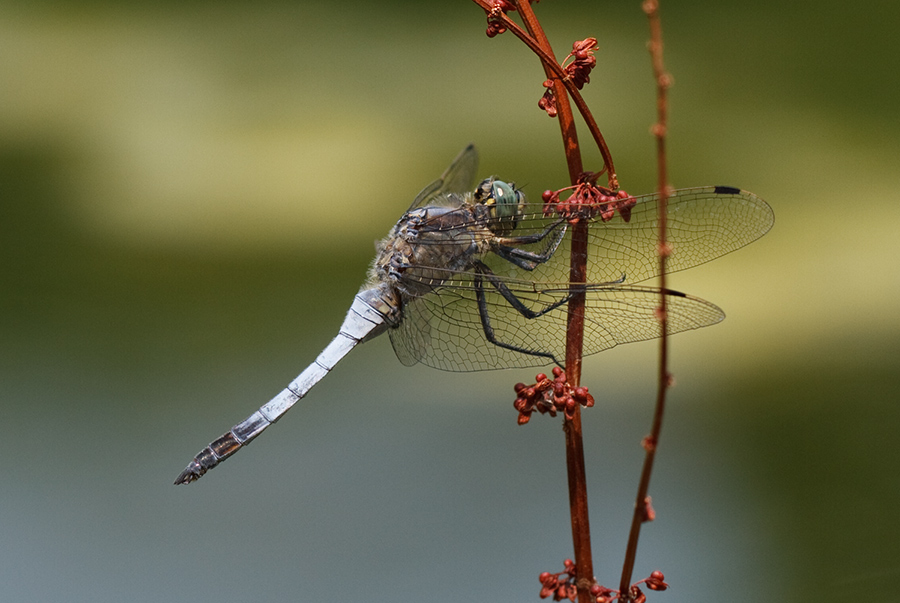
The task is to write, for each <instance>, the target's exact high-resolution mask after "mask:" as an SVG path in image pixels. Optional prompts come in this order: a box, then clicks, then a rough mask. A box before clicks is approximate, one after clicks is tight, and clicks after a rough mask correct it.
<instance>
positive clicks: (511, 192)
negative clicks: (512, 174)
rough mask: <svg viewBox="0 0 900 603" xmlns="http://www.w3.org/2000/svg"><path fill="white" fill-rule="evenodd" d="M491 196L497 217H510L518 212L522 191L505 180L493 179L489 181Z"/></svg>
mask: <svg viewBox="0 0 900 603" xmlns="http://www.w3.org/2000/svg"><path fill="white" fill-rule="evenodd" d="M491 197H493V198H494V203H495V205H494V207H495V210H494V211H496V212H497V214H496V215H497V217H498V218H512V217H515V216H516V215H517V214H518V213H519V204H520V203H521V202H522V201H523V200H524V196H523V195H522V193H521V192H520V191H519V190H518V189H516V188H515V187H513V186H512V185H509V184H507V183H505V182H502V181H500V180H494V182H492V183H491Z"/></svg>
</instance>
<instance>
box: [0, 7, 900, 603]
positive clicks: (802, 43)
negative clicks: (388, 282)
mask: <svg viewBox="0 0 900 603" xmlns="http://www.w3.org/2000/svg"><path fill="white" fill-rule="evenodd" d="M536 8H537V11H538V13H539V15H540V16H541V18H542V19H543V22H544V24H545V27H546V29H547V31H548V34H549V35H550V38H551V41H552V42H553V43H554V45H555V47H556V48H557V51H558V54H559V55H560V56H563V55H565V54H566V52H568V50H567V49H568V48H569V45H570V44H571V42H572V41H574V40H576V39H582V38H585V37H588V36H595V37H597V38H598V39H599V43H600V51H599V52H598V53H597V57H598V67H597V69H596V70H595V71H594V73H593V74H592V76H591V78H592V83H591V84H590V86H589V87H588V88H587V89H586V90H585V96H586V98H587V99H588V101H589V103H590V104H591V106H592V108H593V110H594V113H595V115H596V117H597V119H598V121H599V123H600V124H601V127H602V129H603V131H604V133H605V135H606V136H607V139H608V141H609V144H610V146H611V148H612V150H613V153H614V156H615V158H616V161H617V168H618V172H619V175H620V177H621V180H622V183H623V186H624V187H625V188H627V189H628V190H629V191H631V192H634V193H638V192H649V191H651V190H652V189H653V186H654V182H655V174H654V171H653V170H654V168H653V166H654V155H653V140H652V138H651V137H650V135H649V132H648V129H649V126H650V124H651V122H652V121H653V119H654V96H653V82H652V78H651V73H650V66H649V60H648V56H647V52H646V48H645V41H646V39H647V37H648V34H647V28H646V21H645V18H644V15H643V13H642V12H641V10H640V3H639V2H638V1H637V0H635V1H630V2H622V1H617V2H562V1H556V2H549V1H548V2H542V3H540V4H539V5H536ZM662 10H663V12H662V15H663V27H664V36H665V41H666V61H667V66H668V68H669V70H670V71H671V72H672V74H673V76H674V78H675V87H674V88H673V89H672V91H671V128H670V134H671V136H670V141H669V145H670V146H669V148H670V151H671V154H670V168H671V180H672V182H673V184H674V185H676V186H678V187H684V186H699V185H707V184H729V185H734V186H739V187H742V188H745V189H748V190H752V191H754V192H756V193H757V194H758V195H760V196H761V197H763V198H764V199H766V200H768V201H769V202H770V203H771V205H772V206H773V207H774V208H775V212H776V225H775V228H774V230H773V231H772V232H771V233H770V234H769V235H767V236H766V237H765V238H764V239H762V240H761V241H759V242H757V243H755V244H753V245H752V246H750V247H748V248H746V249H743V250H741V251H739V252H737V253H735V254H732V255H730V256H727V257H726V258H723V259H721V260H718V261H717V262H715V263H712V264H709V265H706V266H703V267H700V268H697V269H695V270H692V271H690V272H687V273H680V274H678V275H676V276H675V277H673V279H674V283H673V286H675V287H676V288H679V289H682V290H686V291H689V292H691V293H693V294H695V295H698V296H701V297H704V298H707V299H710V300H712V301H714V302H716V303H718V304H719V305H721V306H722V307H723V308H724V309H725V310H726V312H727V313H728V315H729V317H728V319H727V320H726V321H725V322H724V323H723V324H721V325H718V326H716V327H714V328H711V329H706V330H703V331H695V332H691V333H687V334H683V335H680V336H678V337H677V338H676V339H674V340H673V343H672V355H673V360H672V370H673V372H674V373H675V376H676V380H677V387H676V388H675V389H674V390H672V392H671V396H670V407H669V408H670V410H669V414H668V416H667V421H666V425H665V429H664V432H663V439H662V441H661V447H660V455H659V460H658V465H657V470H656V474H655V476H654V480H653V483H652V486H651V494H652V496H653V501H654V505H655V508H656V510H657V513H658V518H657V520H656V521H655V522H653V523H651V524H648V525H646V526H645V529H644V536H643V539H642V542H641V547H640V550H639V555H638V560H637V561H638V562H637V569H636V578H639V577H643V576H646V575H648V574H649V572H650V571H652V570H653V569H661V570H662V571H664V572H665V574H666V576H667V578H668V580H669V582H670V583H671V584H672V589H671V590H670V591H668V592H667V593H664V594H653V595H651V597H652V598H651V600H659V601H667V602H669V603H675V602H685V601H732V602H738V601H748V602H749V601H758V600H760V599H761V598H762V599H765V600H772V601H822V600H838V599H844V598H864V599H865V600H866V601H868V602H870V603H876V602H880V601H895V600H896V597H897V594H896V592H897V591H896V584H897V583H898V579H900V519H898V513H897V511H898V509H900V476H898V469H897V467H898V465H900V453H898V448H897V444H898V442H897V427H898V425H900V405H898V397H900V376H898V373H900V365H898V342H900V312H898V302H897V300H898V293H900V262H898V251H900V245H898V243H897V234H896V233H897V229H898V226H900V203H898V201H900V196H898V190H900V187H898V185H900V177H898V168H900V163H898V160H900V144H898V135H900V119H898V111H897V109H898V105H900V85H898V81H900V80H898V76H897V74H898V73H900V52H898V46H897V40H896V29H897V25H898V24H900V5H897V4H896V3H891V2H877V1H868V0H862V1H860V2H856V3H853V4H849V5H848V4H847V3H845V2H837V1H831V0H825V1H817V2H790V3H786V2H781V1H775V0H748V1H746V2H741V3H724V4H723V3H719V2H697V1H687V0H671V1H669V0H666V1H665V2H664V3H663V7H662ZM484 27H485V23H484V18H483V13H482V12H481V11H480V9H478V8H477V7H476V6H475V5H474V4H471V3H467V2H463V1H459V2H440V3H438V2H400V1H393V2H384V1H382V2H363V1H352V0H348V1H345V2H340V3H333V2H325V1H324V0H323V1H321V2H305V1H301V2H292V3H289V2H265V1H263V2H253V3H250V2H165V1H163V2H140V3H139V2H121V1H116V2H111V1H110V2H107V1H100V0H97V1H93V2H72V1H69V2H52V1H45V2H41V1H36V2H28V3H25V2H2V3H0V57H2V58H0V416H2V422H0V424H2V433H3V441H4V446H3V456H2V461H0V483H2V485H0V600H2V601H14V602H18V601H47V600H57V601H70V602H75V601H90V602H92V603H99V602H107V601H108V602H119V601H130V602H141V601H148V602H149V601H153V602H157V601H185V602H194V603H199V602H206V601H217V602H220V601H238V600H256V601H314V600H329V599H334V598H340V599H342V600H348V601H367V602H372V601H409V600H426V601H438V602H440V601H448V602H449V601H460V600H467V601H513V600H515V601H533V600H537V592H538V589H539V584H538V580H537V576H538V574H539V573H540V572H541V571H544V570H549V571H559V570H560V569H562V560H563V559H564V558H566V557H568V556H570V555H571V540H570V530H569V526H568V516H567V494H566V485H565V465H564V455H563V441H562V434H561V430H560V426H559V423H558V421H553V420H538V419H535V420H533V421H532V423H531V424H529V425H527V426H526V427H517V426H516V414H515V411H514V410H513V408H512V401H513V398H514V394H513V392H512V385H513V384H514V383H515V382H517V381H530V380H531V378H532V377H533V374H534V373H535V372H536V371H534V370H530V371H506V372H489V373H479V374H449V373H441V372H438V371H434V370H431V369H427V368H412V369H407V368H404V367H403V366H401V365H400V363H399V362H397V360H396V359H395V358H394V356H393V353H392V351H391V348H390V344H389V342H388V340H387V339H386V338H385V339H383V340H376V341H373V342H371V343H367V344H366V345H364V346H362V347H361V348H359V349H358V350H356V351H354V352H353V353H352V354H351V355H350V356H349V357H348V358H347V359H346V360H345V361H344V362H343V363H342V364H341V365H340V366H339V367H338V368H337V369H336V370H335V371H334V372H333V373H332V375H331V376H329V378H327V379H326V380H325V381H324V382H323V383H321V384H320V385H319V386H318V387H317V388H316V389H315V390H314V391H313V392H312V393H311V394H310V396H309V397H308V398H307V399H306V400H305V402H304V403H302V404H301V405H299V407H298V408H296V409H295V410H293V411H292V412H291V413H290V414H289V415H287V416H286V417H285V418H284V419H283V420H282V421H281V422H280V423H279V424H278V425H277V426H276V427H274V428H272V429H271V430H269V431H268V432H267V433H266V435H265V436H264V437H262V438H260V439H259V440H257V441H256V442H255V443H254V444H253V446H251V447H250V448H249V449H248V450H246V451H243V452H241V454H239V455H237V456H236V457H234V458H232V459H231V460H229V461H228V462H227V463H226V464H225V465H224V466H223V467H222V468H219V469H217V470H216V471H214V472H213V473H211V474H210V475H208V476H207V477H205V478H204V479H203V480H201V481H200V482H199V483H197V484H194V485H191V486H189V487H177V488H176V487H174V486H172V480H173V479H174V477H175V476H176V475H177V474H178V472H179V471H181V469H182V468H183V467H184V465H185V464H186V463H187V462H188V461H189V460H190V458H191V456H192V455H193V454H195V453H196V452H197V451H198V450H199V449H200V448H201V447H202V446H203V445H204V444H206V443H207V442H208V441H209V440H211V439H212V438H214V437H216V436H218V435H219V434H220V433H222V432H223V431H225V430H226V429H228V428H229V427H230V426H231V425H232V424H234V423H235V422H237V421H239V420H241V419H243V418H244V417H245V416H247V415H248V414H249V413H250V412H251V411H253V410H254V409H255V408H256V407H257V406H258V405H259V404H261V403H262V402H265V401H266V400H268V399H269V398H270V397H271V396H272V395H274V394H275V393H276V392H278V391H279V390H280V389H281V388H282V387H283V386H284V385H285V384H286V383H287V382H288V381H289V380H290V379H292V378H293V377H294V376H295V375H296V374H297V373H299V372H300V370H302V369H303V368H304V367H305V366H306V364H308V363H309V362H310V361H312V360H313V358H314V357H315V356H316V354H317V353H318V352H319V351H320V349H321V348H322V347H323V346H324V345H325V344H326V343H327V342H328V341H329V340H330V338H331V337H332V336H333V335H334V334H335V333H336V330H337V327H338V325H339V324H340V321H341V319H342V317H343V314H344V312H345V311H346V308H347V307H348V306H349V304H350V301H351V299H352V297H353V295H354V294H355V293H356V291H357V289H358V287H359V285H360V283H361V282H362V280H363V278H364V274H365V270H366V267H367V263H368V261H369V260H370V258H371V256H372V254H373V247H372V243H373V241H374V240H375V239H378V238H380V237H382V236H384V234H385V233H386V232H387V231H388V229H389V228H390V226H391V225H392V224H393V222H394V221H395V220H396V219H397V218H398V217H399V215H400V213H401V212H402V211H403V210H404V209H405V208H406V207H407V205H408V203H409V202H410V200H411V199H412V197H413V196H414V195H415V194H416V192H417V191H418V190H419V189H420V188H421V187H422V186H423V185H424V184H426V183H428V182H430V181H431V180H432V179H433V178H435V177H436V176H437V175H438V174H439V173H440V172H441V171H442V170H443V169H444V167H446V165H447V164H448V163H449V161H450V160H451V159H452V158H453V157H454V155H455V154H456V153H457V152H458V151H459V149H461V148H462V147H463V146H464V145H465V144H466V143H468V142H470V141H475V142H476V143H477V144H478V145H479V147H480V150H481V154H482V166H483V169H482V173H483V174H484V175H489V174H498V175H501V176H503V177H505V178H507V179H512V180H515V181H516V182H518V183H520V184H524V185H525V190H526V192H527V193H528V194H530V195H532V196H537V195H538V194H539V193H540V191H542V190H543V189H545V188H556V187H559V186H560V185H562V183H563V182H564V181H565V174H566V170H565V165H564V162H563V158H562V153H561V143H560V140H559V134H558V126H557V124H556V122H555V121H553V120H551V119H549V118H548V117H547V116H546V115H544V114H543V113H541V112H540V111H539V110H538V109H537V100H538V98H539V97H540V95H541V93H542V91H543V89H542V88H541V81H542V79H543V76H542V72H541V69H540V66H539V64H538V61H537V60H536V59H535V58H534V57H533V56H532V55H531V54H530V53H529V52H528V51H527V49H526V48H525V47H524V46H523V45H522V44H520V43H519V42H518V41H517V40H515V39H514V38H513V37H512V36H511V35H503V36H500V37H498V38H496V39H493V40H490V39H488V38H486V37H485V36H484V33H483V30H484ZM582 138H583V140H585V141H587V142H586V147H589V139H588V137H587V136H586V133H585V132H584V131H582ZM596 158H597V154H596V153H591V152H589V153H588V160H589V161H591V160H596ZM655 353H656V346H655V345H654V344H653V343H645V344H634V345H631V346H625V347H622V348H619V349H615V350H612V351H610V352H607V353H604V354H601V355H598V356H595V357H592V358H590V359H589V360H588V361H587V362H586V365H585V377H584V379H585V382H586V383H587V384H588V385H589V386H590V388H591V390H592V392H593V393H594V395H595V396H596V397H597V401H598V403H597V406H596V407H595V408H594V409H593V410H591V411H589V412H587V413H586V414H585V435H586V455H587V465H588V480H589V488H590V505H591V521H592V530H593V547H594V551H595V568H596V574H597V577H598V578H599V579H600V580H601V582H603V583H606V584H608V585H610V586H615V585H616V583H617V581H618V575H619V572H620V567H621V561H622V556H623V551H624V545H625V540H626V534H627V529H628V521H629V517H630V509H631V506H632V501H633V497H634V492H635V489H636V487H637V478H638V472H639V467H640V464H641V461H642V451H641V449H640V447H639V442H640V438H641V437H642V436H643V435H644V434H645V433H646V432H647V430H648V429H649V422H650V411H651V406H652V402H653V396H654V391H655V384H654V374H655V370H656V369H655V366H656V364H655V363H656V356H655Z"/></svg>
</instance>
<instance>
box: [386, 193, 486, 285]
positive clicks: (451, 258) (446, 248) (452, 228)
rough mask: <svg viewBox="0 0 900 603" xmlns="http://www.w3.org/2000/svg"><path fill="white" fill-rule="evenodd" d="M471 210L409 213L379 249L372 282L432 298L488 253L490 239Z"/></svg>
mask: <svg viewBox="0 0 900 603" xmlns="http://www.w3.org/2000/svg"><path fill="white" fill-rule="evenodd" d="M476 207H477V206H475V205H472V204H469V203H464V202H463V203H461V204H460V206H457V207H444V206H428V207H419V208H416V209H413V210H410V211H408V212H407V213H406V214H405V215H404V216H403V217H402V218H400V221H398V222H397V224H396V225H394V227H393V228H392V229H391V232H390V234H388V236H387V237H386V238H385V239H384V240H382V241H381V242H380V243H378V245H377V251H378V254H377V255H376V257H375V261H374V262H373V264H372V269H371V270H370V272H369V277H370V282H382V283H389V284H390V285H391V286H393V287H395V288H396V289H397V290H398V291H400V292H401V293H402V294H403V295H405V296H407V297H421V296H423V295H426V294H428V293H431V292H432V291H434V290H435V289H436V288H438V287H440V286H441V285H443V284H444V283H446V282H447V280H448V279H450V278H452V277H453V276H454V275H455V274H457V273H459V272H464V271H466V270H469V269H470V268H471V267H472V266H473V264H474V263H475V262H477V261H478V260H480V259H481V258H482V257H484V255H485V254H486V253H487V252H488V251H490V246H491V241H492V240H493V238H494V236H495V235H494V233H493V232H492V231H491V230H490V229H489V228H488V227H486V226H485V225H484V224H483V223H482V222H481V221H480V219H479V217H478V216H477V215H476V214H477V213H478V212H477V211H476Z"/></svg>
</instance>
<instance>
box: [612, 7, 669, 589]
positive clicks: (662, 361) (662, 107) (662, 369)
mask: <svg viewBox="0 0 900 603" xmlns="http://www.w3.org/2000/svg"><path fill="white" fill-rule="evenodd" d="M642 7H643V10H644V12H645V13H646V14H647V18H648V20H649V23H650V43H649V45H648V48H649V50H650V57H651V60H652V63H653V76H654V78H655V79H656V113H657V120H656V123H655V124H654V125H653V135H654V137H655V138H656V163H657V171H658V184H657V188H658V193H659V286H660V289H661V290H662V293H661V294H660V306H659V319H660V327H661V331H662V336H661V337H660V347H659V373H658V380H659V383H658V385H657V394H656V409H655V411H654V413H653V425H652V427H651V429H650V435H649V436H648V437H647V438H646V439H645V440H644V442H645V443H644V448H645V450H646V456H645V457H644V466H643V469H642V470H641V481H640V483H639V484H638V492H637V497H636V499H635V504H634V516H633V517H632V520H631V531H630V532H629V534H628V545H627V547H626V550H625V562H624V564H623V566H622V578H621V580H620V582H619V591H620V592H621V593H623V594H624V593H629V592H630V591H629V587H630V585H631V577H632V572H633V570H634V561H635V557H636V555H637V545H638V537H639V536H640V533H641V524H642V523H643V522H644V521H645V520H646V505H647V502H646V501H647V491H648V490H649V488H650V475H651V473H652V472H653V461H654V459H655V458H656V450H657V447H658V445H659V435H660V431H661V429H662V420H663V414H664V411H665V405H666V392H667V391H668V388H669V384H670V381H671V379H670V375H669V370H668V356H669V341H668V335H667V331H668V328H667V325H668V321H667V316H666V296H665V291H666V260H667V258H668V256H669V246H668V243H667V239H666V219H667V205H668V198H669V183H668V176H667V174H666V124H667V113H668V100H667V98H668V89H669V85H670V84H671V78H670V77H669V74H667V73H666V71H665V66H664V64H663V43H662V25H661V23H660V20H659V3H658V1H657V0H644V2H643V4H642ZM626 597H627V595H626Z"/></svg>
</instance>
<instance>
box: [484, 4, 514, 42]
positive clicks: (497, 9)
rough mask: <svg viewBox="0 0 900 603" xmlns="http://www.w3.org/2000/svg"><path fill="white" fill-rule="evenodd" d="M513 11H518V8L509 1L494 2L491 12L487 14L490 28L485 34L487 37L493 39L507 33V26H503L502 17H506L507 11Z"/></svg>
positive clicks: (488, 27)
mask: <svg viewBox="0 0 900 603" xmlns="http://www.w3.org/2000/svg"><path fill="white" fill-rule="evenodd" d="M511 10H516V7H515V5H514V4H513V3H512V2H509V1H508V0H494V2H493V3H492V5H491V10H490V12H488V14H487V15H488V16H487V22H488V26H487V30H486V31H485V32H484V33H485V34H487V37H489V38H493V37H494V36H497V35H499V34H502V33H503V32H505V31H506V25H504V24H503V21H502V20H501V19H500V15H501V14H503V15H505V14H506V12H507V11H511Z"/></svg>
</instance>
